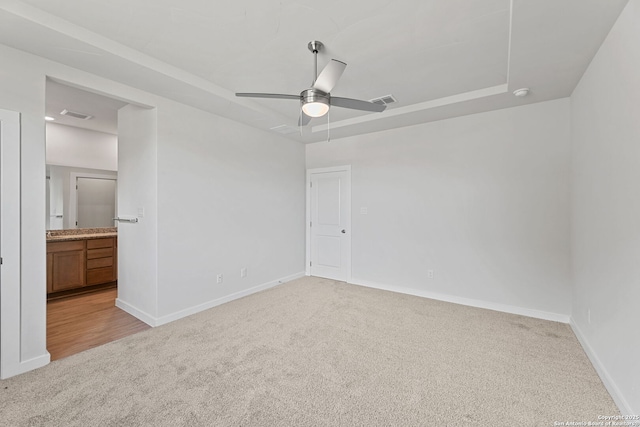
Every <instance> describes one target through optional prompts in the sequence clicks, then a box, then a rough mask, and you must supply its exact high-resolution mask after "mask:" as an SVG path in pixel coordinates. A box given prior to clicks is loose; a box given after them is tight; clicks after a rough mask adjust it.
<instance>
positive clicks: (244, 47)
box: [0, 0, 627, 142]
mask: <svg viewBox="0 0 640 427" xmlns="http://www.w3.org/2000/svg"><path fill="white" fill-rule="evenodd" d="M626 3H627V0H561V1H558V0H511V1H510V0H351V1H337V0H324V1H308V0H236V1H234V2H220V1H211V0H180V1H178V0H138V1H131V0H109V1H95V0H24V1H22V2H20V1H15V0H5V1H3V2H0V42H1V43H4V44H6V45H9V46H13V47H16V48H18V49H22V50H25V51H28V52H32V53H35V54H37V55H41V56H44V57H47V58H50V59H52V60H55V61H58V62H62V63H65V64H68V65H70V66H73V67H76V68H79V69H83V70H86V71H89V72H91V73H94V74H97V75H101V76H104V77H106V78H109V79H112V80H115V81H119V82H122V83H126V84H129V85H132V86H136V87H139V88H141V89H144V90H147V91H150V92H153V93H157V94H159V95H162V96H165V97H168V98H171V99H174V100H177V101H180V102H184V103H186V104H190V105H193V106H195V107H198V108H202V109H204V110H207V111H210V112H213V113H216V114H219V115H221V116H225V117H228V118H230V119H232V120H236V121H239V122H243V123H246V124H248V125H250V126H254V127H257V128H260V129H270V128H272V127H275V126H279V125H287V126H290V127H291V128H292V130H295V127H296V123H297V119H298V114H299V105H298V103H297V102H296V101H291V100H271V99H260V100H253V99H247V98H237V97H235V96H234V93H235V92H273V93H289V94H298V93H299V92H300V91H302V90H303V89H305V88H307V87H309V86H310V84H311V82H312V79H313V55H312V54H311V53H310V52H309V51H308V50H307V43H308V42H309V41H310V40H320V41H322V42H323V43H324V44H325V46H326V50H324V51H322V52H320V54H319V68H321V67H322V66H324V64H325V63H326V62H327V61H328V60H329V59H330V58H335V59H339V60H341V61H344V62H346V63H347V64H348V66H347V69H346V71H345V73H344V74H343V76H342V78H341V80H340V81H339V83H338V85H337V86H336V88H335V89H334V90H333V91H332V94H333V95H336V96H344V97H352V98H358V99H365V100H368V99H371V98H375V97H380V96H384V95H389V94H392V95H394V96H395V97H396V99H397V100H398V103H397V104H392V105H390V106H389V108H388V109H387V111H385V112H383V113H364V112H359V111H353V110H346V109H341V108H332V110H331V115H330V120H331V135H332V138H334V139H335V138H338V137H342V136H350V135H356V134H362V133H368V132H374V131H378V130H383V129H390V128H394V127H399V126H406V125H412V124H417V123H422V122H426V121H433V120H439V119H442V118H448V117H455V116H459V115H465V114H470V113H474V112H480V111H487V110H492V109H499V108H506V107H510V106H515V105H520V104H525V103H531V102H539V101H544V100H549V99H555V98H561V97H566V96H569V95H570V94H571V92H572V91H573V88H574V87H575V85H576V84H577V82H578V81H579V79H580V77H581V76H582V74H583V72H584V70H585V69H586V67H587V66H588V64H589V62H590V60H591V58H592V57H593V55H594V54H595V52H596V51H597V49H598V48H599V46H600V44H601V43H602V40H603V39H604V37H605V36H606V34H607V33H608V32H609V30H610V28H611V26H612V25H613V23H614V22H615V19H616V18H617V16H618V15H619V13H620V12H621V10H622V8H623V7H624V5H625V4H626ZM521 87H529V88H531V94H530V95H529V96H528V97H526V98H516V97H514V96H513V95H512V91H513V90H515V89H518V88H521ZM47 95H48V97H49V93H48V94H47ZM325 129H326V117H324V118H320V119H314V120H313V121H312V122H311V125H310V126H309V127H307V128H305V129H304V132H303V134H302V135H300V133H299V132H297V131H296V132H292V133H290V134H288V135H286V136H287V137H289V138H292V139H296V140H299V141H302V142H313V141H319V140H323V139H325V138H326V131H325Z"/></svg>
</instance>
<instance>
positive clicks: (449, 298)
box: [349, 279, 569, 323]
mask: <svg viewBox="0 0 640 427" xmlns="http://www.w3.org/2000/svg"><path fill="white" fill-rule="evenodd" d="M349 283H352V284H354V285H360V286H366V287H368V288H375V289H381V290H384V291H391V292H398V293H401V294H407V295H413V296H418V297H423V298H429V299H435V300H438V301H445V302H451V303H454V304H461V305H468V306H470V307H477V308H486V309H488V310H494V311H501V312H504V313H511V314H519V315H521V316H527V317H533V318H536V319H543V320H551V321H553V322H560V323H569V315H568V314H560V313H551V312H548V311H541V310H534V309H531V308H525V307H518V306H514V305H508V304H500V303H495V302H490V301H483V300H476V299H471V298H462V297H458V296H455V295H447V294H440V293H437V292H429V291H423V290H419V289H412V288H405V287H401V286H391V285H384V284H380V283H373V282H370V281H367V280H361V279H351V281H350V282H349Z"/></svg>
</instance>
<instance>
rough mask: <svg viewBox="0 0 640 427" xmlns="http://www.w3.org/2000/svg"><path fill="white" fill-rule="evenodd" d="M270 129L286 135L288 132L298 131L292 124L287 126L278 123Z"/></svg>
mask: <svg viewBox="0 0 640 427" xmlns="http://www.w3.org/2000/svg"><path fill="white" fill-rule="evenodd" d="M270 130H272V131H274V132H278V133H281V134H283V135H287V134H290V133H294V132H298V128H297V127H293V126H289V125H280V126H276V127H272V128H271V129H270Z"/></svg>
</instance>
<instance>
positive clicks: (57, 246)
mask: <svg viewBox="0 0 640 427" xmlns="http://www.w3.org/2000/svg"><path fill="white" fill-rule="evenodd" d="M83 249H84V240H71V241H69V242H49V243H47V253H51V252H66V251H81V250H83Z"/></svg>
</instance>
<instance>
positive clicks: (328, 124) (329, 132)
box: [327, 108, 331, 142]
mask: <svg viewBox="0 0 640 427" xmlns="http://www.w3.org/2000/svg"><path fill="white" fill-rule="evenodd" d="M327 142H331V108H329V111H327Z"/></svg>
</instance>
